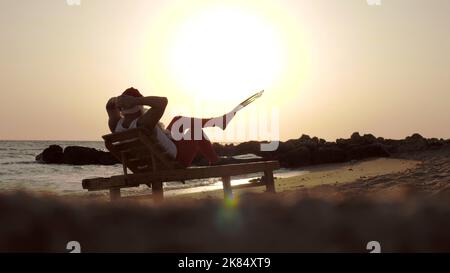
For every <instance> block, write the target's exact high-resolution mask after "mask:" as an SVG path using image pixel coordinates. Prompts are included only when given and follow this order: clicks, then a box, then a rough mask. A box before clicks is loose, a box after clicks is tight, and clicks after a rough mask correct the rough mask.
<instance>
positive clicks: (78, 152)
mask: <svg viewBox="0 0 450 273" xmlns="http://www.w3.org/2000/svg"><path fill="white" fill-rule="evenodd" d="M36 161H38V162H41V163H48V164H70V165H114V164H117V163H119V161H118V160H116V159H115V158H114V157H113V155H112V154H111V153H109V152H104V151H99V150H97V149H94V148H87V147H80V146H68V147H66V148H65V149H64V150H63V148H62V147H61V146H59V145H51V146H50V147H48V148H47V149H45V150H44V151H43V152H42V153H41V154H39V155H38V156H36Z"/></svg>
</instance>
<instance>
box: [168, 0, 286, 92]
mask: <svg viewBox="0 0 450 273" xmlns="http://www.w3.org/2000/svg"><path fill="white" fill-rule="evenodd" d="M178 26H179V27H178V28H176V29H175V30H174V32H173V36H172V38H171V39H170V42H169V48H168V51H167V52H168V56H167V60H168V71H169V73H170V75H171V77H172V79H174V80H175V81H176V83H177V84H178V85H179V86H180V88H182V89H184V90H186V91H188V92H190V93H191V94H194V95H199V96H200V98H203V99H214V98H223V97H224V96H223V94H226V96H225V97H226V98H227V99H231V100H236V99H237V98H242V97H245V95H244V96H243V94H250V93H252V92H256V91H259V90H261V89H267V88H270V86H271V84H273V82H274V81H275V80H276V78H277V77H279V75H280V69H281V67H282V66H283V49H282V45H281V39H280V37H278V33H277V30H276V29H275V27H274V26H272V25H270V24H269V22H267V21H264V20H263V18H259V17H258V16H257V15H255V14H251V13H250V12H247V11H245V10H239V9H233V8H223V7H221V8H209V9H205V10H203V11H201V12H198V13H196V14H193V15H192V16H190V17H187V18H186V19H185V21H184V22H183V21H180V22H178Z"/></svg>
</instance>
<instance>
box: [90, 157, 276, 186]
mask: <svg viewBox="0 0 450 273" xmlns="http://www.w3.org/2000/svg"><path fill="white" fill-rule="evenodd" d="M279 167H280V165H279V163H278V161H266V162H254V163H245V164H230V165H221V166H210V167H195V168H188V169H177V170H160V171H159V170H158V171H157V172H149V173H138V174H132V175H127V176H125V175H117V176H112V177H111V178H93V179H85V180H83V188H84V189H88V190H104V189H109V188H111V187H134V186H138V185H140V184H147V183H152V182H154V181H155V182H157V181H164V182H170V181H180V180H192V179H202V178H211V177H226V176H236V175H242V174H250V173H258V172H264V171H272V170H275V169H278V168H279Z"/></svg>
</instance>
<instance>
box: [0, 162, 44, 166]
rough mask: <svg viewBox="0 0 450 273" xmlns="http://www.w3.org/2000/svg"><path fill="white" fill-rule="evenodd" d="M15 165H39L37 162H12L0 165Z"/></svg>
mask: <svg viewBox="0 0 450 273" xmlns="http://www.w3.org/2000/svg"><path fill="white" fill-rule="evenodd" d="M14 164H37V162H36V161H11V162H2V163H0V165H14Z"/></svg>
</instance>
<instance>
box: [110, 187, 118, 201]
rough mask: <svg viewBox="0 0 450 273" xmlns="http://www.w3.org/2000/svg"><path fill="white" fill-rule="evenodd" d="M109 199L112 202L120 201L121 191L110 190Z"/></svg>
mask: <svg viewBox="0 0 450 273" xmlns="http://www.w3.org/2000/svg"><path fill="white" fill-rule="evenodd" d="M109 198H110V200H111V201H116V200H118V199H120V189H109Z"/></svg>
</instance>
